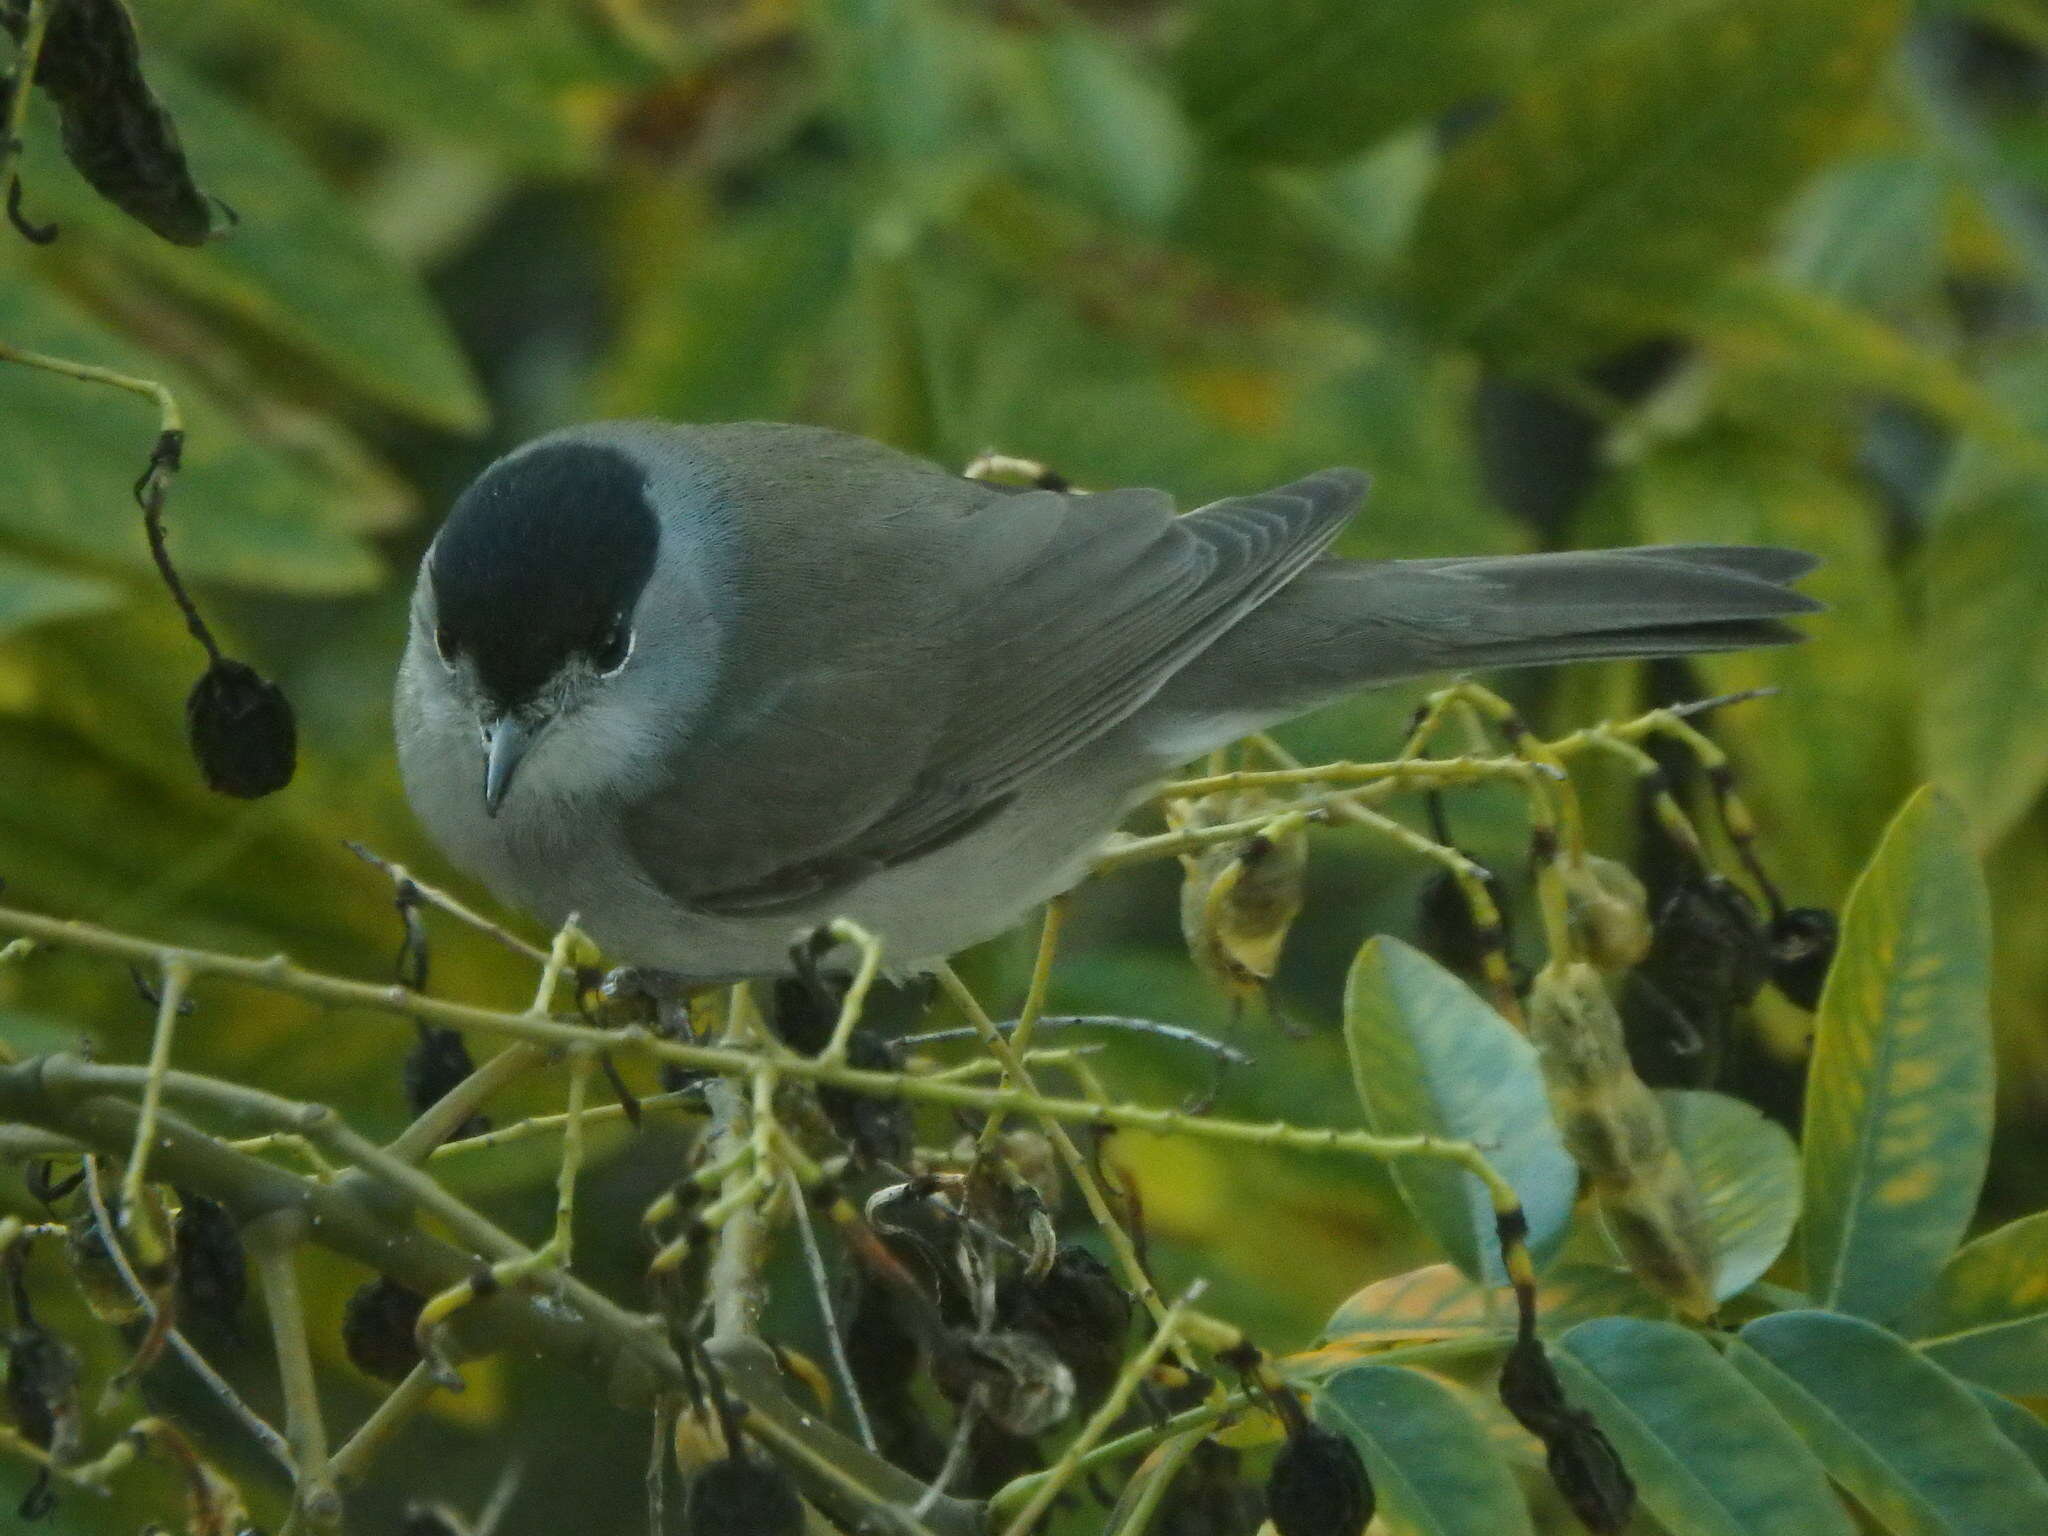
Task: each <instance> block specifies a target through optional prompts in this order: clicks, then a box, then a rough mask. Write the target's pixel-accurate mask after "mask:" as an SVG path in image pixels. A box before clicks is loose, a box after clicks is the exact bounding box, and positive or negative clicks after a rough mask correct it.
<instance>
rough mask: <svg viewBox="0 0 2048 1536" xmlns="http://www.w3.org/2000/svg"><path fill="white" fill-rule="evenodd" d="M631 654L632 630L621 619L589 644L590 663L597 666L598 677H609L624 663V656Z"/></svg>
mask: <svg viewBox="0 0 2048 1536" xmlns="http://www.w3.org/2000/svg"><path fill="white" fill-rule="evenodd" d="M632 654H633V631H632V630H630V629H628V628H627V627H626V624H625V621H624V620H623V619H621V620H619V621H618V622H616V623H614V624H613V625H612V626H611V627H610V628H609V629H607V630H606V631H605V632H604V633H603V635H601V636H600V637H599V638H598V641H597V643H596V644H595V645H593V646H591V648H590V664H591V665H592V666H594V667H596V668H597V671H598V675H599V676H600V677H610V676H611V675H612V674H613V673H614V672H616V671H618V670H619V668H621V667H623V666H624V665H625V664H626V658H627V657H628V656H630V655H632Z"/></svg>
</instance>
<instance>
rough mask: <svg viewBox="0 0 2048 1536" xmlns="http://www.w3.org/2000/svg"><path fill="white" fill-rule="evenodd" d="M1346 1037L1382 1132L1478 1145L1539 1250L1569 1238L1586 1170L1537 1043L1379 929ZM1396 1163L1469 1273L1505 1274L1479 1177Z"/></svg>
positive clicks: (1496, 1278) (1352, 987)
mask: <svg viewBox="0 0 2048 1536" xmlns="http://www.w3.org/2000/svg"><path fill="white" fill-rule="evenodd" d="M1344 1040H1345V1044H1346V1045H1347V1046H1348V1047H1349V1049H1350V1052H1351V1076H1352V1080H1353V1081H1354V1083H1355V1084H1356V1085H1357V1088H1358V1097H1359V1100H1360V1102H1362V1103H1363V1104H1364V1106H1365V1115H1366V1121H1367V1123H1368V1124H1370V1125H1371V1126H1372V1128H1373V1130H1374V1131H1376V1132H1378V1133H1379V1134H1380V1135H1383V1136H1407V1135H1427V1136H1438V1137H1443V1138H1446V1139H1449V1140H1455V1141H1468V1140H1469V1141H1475V1142H1477V1143H1479V1144H1480V1145H1481V1146H1482V1147H1484V1148H1485V1149H1486V1155H1487V1160H1488V1161H1489V1162H1491V1163H1492V1164H1493V1166H1494V1167H1495V1168H1496V1169H1498V1170H1499V1171H1500V1173H1501V1175H1502V1176H1503V1177H1505V1178H1506V1179H1507V1180H1508V1182H1509V1183H1511V1184H1513V1185H1514V1186H1515V1191H1516V1193H1517V1194H1518V1195H1520V1197H1521V1200H1522V1209H1523V1211H1524V1213H1525V1214H1526V1215H1527V1216H1528V1218H1529V1244H1530V1248H1531V1250H1532V1251H1533V1252H1535V1253H1537V1254H1538V1255H1542V1254H1547V1253H1549V1252H1551V1251H1552V1250H1553V1249H1554V1248H1555V1246H1556V1245H1557V1244H1558V1243H1559V1242H1561V1241H1562V1240H1563V1238H1564V1233H1565V1228H1566V1226H1567V1225H1568V1224H1569V1223H1570V1220H1571V1210H1572V1198H1573V1196H1574V1194H1575V1193H1576V1192H1577V1189H1578V1169H1577V1167H1576V1166H1575V1165H1574V1164H1573V1162H1572V1160H1571V1157H1570V1155H1569V1154H1568V1153H1566V1151H1565V1150H1564V1144H1563V1142H1562V1141H1561V1140H1560V1139H1559V1138H1558V1134H1557V1127H1556V1125H1555V1124H1554V1123H1553V1122H1552V1120H1551V1118H1550V1110H1549V1106H1548V1102H1547V1100H1546V1099H1545V1097H1544V1092H1543V1078H1542V1075H1541V1074H1540V1072H1539V1071H1538V1069H1537V1066H1536V1051H1535V1047H1533V1046H1531V1045H1530V1044H1529V1042H1528V1040H1527V1039H1525V1038H1524V1037H1523V1036H1522V1035H1520V1034H1519V1033H1517V1032H1516V1030H1515V1028H1514V1027H1513V1026H1512V1025H1511V1024H1509V1023H1508V1021H1507V1020H1506V1019H1503V1018H1502V1017H1501V1016H1500V1015H1499V1014H1498V1013H1496V1012H1495V1011H1494V1010H1493V1009H1491V1008H1489V1007H1488V1006H1487V1005H1486V1004H1485V1003H1483V1002H1481V1001H1480V1000H1479V998H1478V997H1477V995H1475V994H1474V993H1473V991H1472V989H1471V988H1470V987H1468V986H1466V985H1465V983H1464V982H1462V981H1460V980H1459V979H1458V978H1457V977H1455V976H1453V975H1452V974H1451V973H1450V972H1449V971H1447V970H1445V969H1444V968H1443V967H1442V966H1440V965H1438V964H1437V963H1436V961H1434V960H1432V959H1430V958H1429V956H1427V955H1425V954H1423V953H1422V952H1421V951H1420V950H1417V949H1413V948H1411V947H1409V946H1408V945H1406V944H1403V943H1402V942H1401V941H1400V940H1399V939H1394V938H1387V937H1380V938H1375V939H1372V940H1370V941H1369V942H1368V943H1367V944H1366V945H1365V947H1364V948H1363V949H1361V950H1360V951H1359V952H1358V957H1357V959H1356V960H1354V961H1353V962H1352V966H1351V974H1350V977H1349V978H1348V979H1347V981H1346V982H1345V986H1344ZM1392 1168H1393V1175H1394V1182H1395V1183H1396V1185H1397V1186H1398V1187H1399V1188H1400V1190H1401V1195H1402V1198H1403V1199H1404V1200H1406V1201H1407V1203H1408V1209H1409V1210H1410V1211H1412V1212H1413V1213H1414V1215H1415V1219H1416V1220H1417V1221H1418V1222H1420V1223H1421V1225H1422V1226H1423V1228H1424V1229H1425V1230H1426V1231H1428V1232H1429V1234H1430V1235H1431V1236H1432V1237H1433V1238H1435V1239H1436V1241H1437V1243H1438V1245H1439V1246H1440V1247H1442V1249H1443V1251H1444V1252H1445V1253H1446V1254H1447V1255H1449V1257H1450V1259H1451V1261H1452V1262H1453V1263H1455V1264H1456V1265H1457V1266H1458V1268H1459V1269H1461V1270H1463V1271H1464V1272H1465V1274H1466V1276H1467V1277H1468V1278H1471V1279H1475V1280H1476V1279H1482V1278H1483V1279H1485V1280H1488V1281H1490V1282H1491V1283H1494V1284H1499V1283H1501V1282H1503V1281H1504V1280H1505V1279H1506V1278H1507V1276H1506V1274H1505V1273H1504V1272H1503V1271H1502V1270H1501V1268H1500V1257H1499V1253H1498V1250H1497V1248H1496V1246H1495V1242H1494V1233H1493V1208H1492V1206H1491V1205H1490V1204H1489V1203H1488V1200H1487V1196H1486V1191H1485V1188H1484V1187H1483V1186H1482V1185H1481V1184H1480V1182H1479V1181H1478V1179H1476V1178H1474V1177H1473V1176H1472V1175H1471V1174H1469V1173H1467V1172H1465V1171H1464V1170H1462V1169H1459V1168H1454V1167H1452V1166H1450V1165H1448V1164H1444V1163H1439V1162H1435V1161H1430V1160H1426V1159H1420V1158H1412V1159H1411V1158H1404V1159H1401V1160H1399V1161H1397V1162H1395V1163H1394V1164H1393V1165H1392Z"/></svg>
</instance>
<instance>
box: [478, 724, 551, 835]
mask: <svg viewBox="0 0 2048 1536" xmlns="http://www.w3.org/2000/svg"><path fill="white" fill-rule="evenodd" d="M537 734H538V733H537V732H536V730H535V729H534V727H532V726H530V725H528V724H526V722H525V721H523V720H521V719H519V718H518V717H517V716H515V715H503V716H500V717H499V718H498V719H496V720H493V721H492V722H491V723H490V724H489V725H486V726H485V727H484V753H485V758H484V814H486V815H488V816H495V815H497V814H498V807H499V806H500V805H501V804H503V803H504V800H505V791H506V790H508V789H510V788H511V787H512V775H513V774H515V773H516V772H518V771H519V760H520V759H521V758H523V757H525V756H526V750H527V748H529V747H531V746H532V745H533V739H534V737H535V735H537Z"/></svg>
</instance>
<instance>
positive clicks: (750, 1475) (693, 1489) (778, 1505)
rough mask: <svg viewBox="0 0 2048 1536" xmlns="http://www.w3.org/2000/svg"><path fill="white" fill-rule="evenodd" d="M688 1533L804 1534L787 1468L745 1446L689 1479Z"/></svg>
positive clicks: (801, 1512)
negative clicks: (737, 1453)
mask: <svg viewBox="0 0 2048 1536" xmlns="http://www.w3.org/2000/svg"><path fill="white" fill-rule="evenodd" d="M688 1497H689V1512H688V1514H687V1515H686V1516H685V1517H684V1520H683V1529H684V1530H685V1531H686V1532H688V1533H689V1536H803V1529H804V1501H803V1496H802V1495H801V1494H799V1493H798V1492H797V1491H796V1484H795V1483H794V1482H792V1481H791V1480H790V1476H789V1474H788V1473H787V1472H785V1471H783V1470H782V1468H781V1467H780V1466H779V1465H777V1464H776V1463H775V1462H772V1461H769V1460H767V1459H766V1458H765V1457H761V1456H756V1455H753V1454H752V1453H749V1452H745V1451H743V1452H742V1453H741V1454H740V1455H739V1456H736V1457H728V1458H727V1459H725V1460H723V1461H714V1462H713V1463H712V1464H711V1465H710V1466H708V1467H705V1468H703V1469H702V1470H701V1471H699V1472H698V1473H697V1474H696V1475H695V1476H693V1477H692V1478H691V1479H690V1485H689V1489H688Z"/></svg>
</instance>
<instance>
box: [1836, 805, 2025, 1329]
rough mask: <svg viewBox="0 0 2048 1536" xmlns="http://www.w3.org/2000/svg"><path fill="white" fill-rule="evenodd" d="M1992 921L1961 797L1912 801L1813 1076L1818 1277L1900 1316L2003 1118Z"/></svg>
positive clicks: (1852, 915)
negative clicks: (1993, 1008) (1994, 1053)
mask: <svg viewBox="0 0 2048 1536" xmlns="http://www.w3.org/2000/svg"><path fill="white" fill-rule="evenodd" d="M1990 947H1991V932H1990V915H1989V913H1988V911H1987V903H1986V900H1985V894H1984V877H1983V874H1982V872H1981V871H1980V870H1979V869H1978V867H1977V863H1976V860H1975V859H1974V858H1973V857H1972V855H1971V853H1970V847H1969V836H1968V828H1967V827H1966V826H1965V824H1964V822H1963V818H1962V813H1961V812H1959V811H1958V810H1957V809H1956V807H1955V804H1954V802H1953V801H1950V800H1949V799H1947V798H1946V797H1944V796H1942V795H1940V794H1938V793H1936V792H1933V791H1931V790H1922V791H1920V792H1919V793H1918V794H1916V795H1915V796H1914V797H1913V798H1912V799H1911V800H1910V801H1908V802H1907V804H1906V807H1905V809H1903V810H1902V811H1900V812H1899V815H1898V818H1897V820H1895V821H1894V822H1893V823H1892V825H1891V828H1890V830H1889V831H1887V832H1886V833H1885V836H1884V841H1883V842H1882V843H1881V844H1880V845H1879V847H1878V850H1877V854H1876V857H1875V858H1873V859H1872V860H1871V862H1870V867H1869V868H1868V869H1866V870H1865V871H1864V872H1863V875H1862V877H1861V878H1860V879H1858V880H1857V882H1856V887H1855V889H1854V890H1853V891H1851V892H1850V895H1849V904H1848V908H1847V910H1846V911H1845V912H1844V913H1843V916H1842V941H1841V948H1840V949H1839V951H1838V952H1837V954H1836V957H1835V964H1834V969H1833V970H1832V971H1831V972H1830V973H1829V975H1828V981H1827V989H1826V991H1825V992H1824V993H1823V994H1822V997H1821V1002H1820V1013H1819V1016H1818V1019H1817V1020H1816V1024H1815V1036H1814V1047H1813V1064H1812V1066H1811V1068H1810V1069H1809V1072H1808V1076H1807V1081H1806V1132H1805V1136H1806V1145H1805V1175H1806V1179H1805V1182H1806V1199H1805V1212H1806V1221H1805V1247H1806V1274H1807V1289H1808V1290H1809V1291H1810V1292H1812V1294H1813V1295H1814V1296H1815V1298H1816V1299H1818V1300H1820V1301H1822V1302H1825V1303H1826V1304H1828V1305H1829V1306H1832V1307H1836V1308H1839V1309H1840V1310H1842V1311H1845V1312H1853V1313H1856V1314H1857V1315H1859V1316H1862V1317H1870V1318H1881V1319H1886V1320H1889V1319H1891V1318H1893V1317H1896V1316H1897V1315H1898V1314H1899V1313H1900V1312H1901V1311H1903V1310H1904V1309H1905V1307H1906V1306H1907V1305H1908V1304H1909V1303H1910V1302H1912V1301H1913V1299H1914V1298H1915V1297H1916V1296H1918V1295H1919V1294H1920V1292H1921V1291H1922V1290H1924V1289H1925V1288H1926V1287H1927V1285H1928V1284H1929V1283H1930V1282H1931V1281H1933V1279H1934V1278H1935V1276H1936V1274H1937V1273H1939V1272H1940V1270H1941V1268H1942V1265H1943V1263H1944V1261H1945V1260H1947V1258H1948V1256H1949V1254H1950V1253H1951V1252H1953V1251H1954V1249H1955V1245H1956V1244H1957V1243H1958V1242H1959V1241H1960V1240H1961V1239H1962V1236H1963V1232H1964V1230H1965V1229H1966V1228H1967V1227H1968V1225H1969V1222H1970V1215H1971V1213H1972V1212H1973V1211H1974V1210H1975V1209H1976V1204H1977V1191H1978V1186H1979V1185H1980V1184H1981V1183H1982V1182H1983V1178H1984V1166H1985V1161H1986V1159H1987V1157H1988V1156H1989V1154H1990V1146H1991V1118H1992V1059H1991V1016H1990V1009H1989V1006H1988V999H1987V996H1986V992H1987V988H1988V985H1989V972H1990V964H1991V956H1990Z"/></svg>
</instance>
